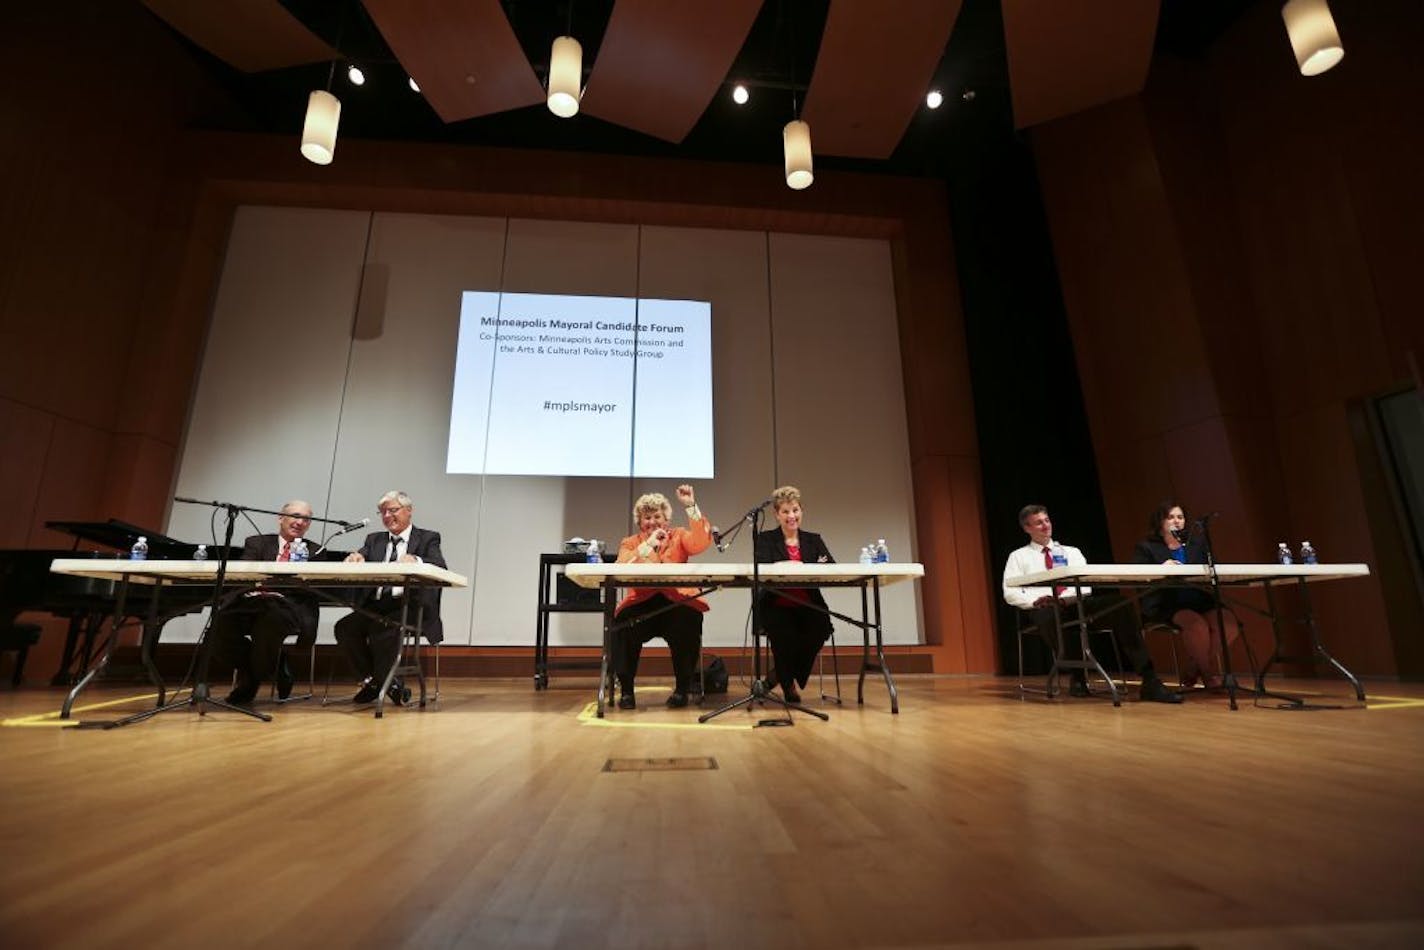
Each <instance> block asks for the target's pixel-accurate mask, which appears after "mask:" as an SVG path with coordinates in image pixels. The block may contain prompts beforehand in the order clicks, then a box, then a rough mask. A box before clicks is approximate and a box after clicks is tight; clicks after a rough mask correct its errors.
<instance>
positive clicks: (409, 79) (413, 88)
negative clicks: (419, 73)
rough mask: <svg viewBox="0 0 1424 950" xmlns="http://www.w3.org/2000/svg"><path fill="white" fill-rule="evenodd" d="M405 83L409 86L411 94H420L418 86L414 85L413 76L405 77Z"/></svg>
mask: <svg viewBox="0 0 1424 950" xmlns="http://www.w3.org/2000/svg"><path fill="white" fill-rule="evenodd" d="M405 81H406V83H408V84H409V85H410V91H411V92H420V86H418V85H416V82H415V77H414V76H407V77H406V78H405Z"/></svg>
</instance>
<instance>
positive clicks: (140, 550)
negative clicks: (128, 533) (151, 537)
mask: <svg viewBox="0 0 1424 950" xmlns="http://www.w3.org/2000/svg"><path fill="white" fill-rule="evenodd" d="M129 560H130V561H147V560H148V538H142V537H141V538H139V539H138V540H137V541H135V542H134V546H133V547H131V548H129Z"/></svg>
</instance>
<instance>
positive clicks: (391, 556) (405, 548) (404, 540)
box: [386, 525, 425, 597]
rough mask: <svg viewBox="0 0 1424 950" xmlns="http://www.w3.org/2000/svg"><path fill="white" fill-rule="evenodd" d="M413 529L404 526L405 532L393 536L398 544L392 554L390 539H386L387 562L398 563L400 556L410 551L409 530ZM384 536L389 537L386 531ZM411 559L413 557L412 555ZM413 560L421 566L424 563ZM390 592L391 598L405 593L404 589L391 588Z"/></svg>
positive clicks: (410, 526) (417, 559) (418, 559)
mask: <svg viewBox="0 0 1424 950" xmlns="http://www.w3.org/2000/svg"><path fill="white" fill-rule="evenodd" d="M413 527H414V525H406V526H405V530H404V531H402V532H401V533H400V534H398V535H396V536H395V537H396V538H397V539H398V542H399V543H397V544H396V550H395V552H394V553H392V551H391V545H392V542H391V539H390V538H389V537H387V538H386V560H387V561H399V560H400V559H401V555H402V554H406V553H408V552H409V551H410V529H411V528H413ZM386 534H387V535H389V534H390V532H389V531H387V532H386ZM412 557H414V555H412ZM415 560H416V562H417V563H421V564H423V563H425V562H424V561H422V560H421V559H420V558H418V557H417V558H415ZM390 592H391V596H392V597H399V596H401V595H402V594H404V593H405V588H404V587H392V588H390Z"/></svg>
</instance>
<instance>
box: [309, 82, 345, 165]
mask: <svg viewBox="0 0 1424 950" xmlns="http://www.w3.org/2000/svg"><path fill="white" fill-rule="evenodd" d="M340 123H341V100H340V99H338V98H336V97H335V96H333V95H332V94H331V93H329V92H326V91H325V90H322V89H313V90H312V92H311V95H310V96H308V97H307V117H306V121H305V122H303V123H302V155H303V156H305V158H306V159H307V161H309V162H314V163H315V164H317V165H330V164H331V160H332V159H333V158H334V157H336V127H337V126H338V125H339V124H340Z"/></svg>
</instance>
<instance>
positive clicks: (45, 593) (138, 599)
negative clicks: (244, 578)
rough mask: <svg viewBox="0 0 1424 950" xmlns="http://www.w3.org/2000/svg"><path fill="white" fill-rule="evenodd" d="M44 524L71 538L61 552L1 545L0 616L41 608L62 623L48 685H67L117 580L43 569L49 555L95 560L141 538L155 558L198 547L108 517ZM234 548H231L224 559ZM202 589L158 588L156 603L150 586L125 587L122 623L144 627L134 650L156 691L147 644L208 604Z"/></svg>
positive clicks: (184, 554)
mask: <svg viewBox="0 0 1424 950" xmlns="http://www.w3.org/2000/svg"><path fill="white" fill-rule="evenodd" d="M45 527H46V528H49V529H50V530H51V531H58V532H60V533H61V534H67V535H69V536H71V537H72V538H74V543H73V545H72V546H71V547H70V548H68V549H66V550H57V549H24V550H17V549H9V550H0V621H3V622H4V623H11V622H13V620H14V618H15V617H16V616H17V615H19V614H21V613H25V612H40V613H48V614H52V615H54V616H56V617H62V618H65V619H67V620H68V621H69V629H68V632H67V634H66V635H65V639H64V652H63V655H62V656H61V657H60V663H59V670H58V671H57V672H56V673H55V674H54V677H53V678H52V679H51V681H50V682H51V685H54V686H70V685H73V684H74V683H75V682H77V681H78V679H79V677H80V676H81V675H82V674H83V672H84V670H85V669H86V668H88V666H89V664H90V662H91V661H92V660H93V658H94V654H95V642H96V640H97V638H98V634H99V631H100V630H101V629H102V628H103V626H104V622H105V621H106V620H107V619H108V618H109V617H110V615H112V613H113V611H114V606H115V601H116V597H117V593H118V591H117V587H118V585H117V583H116V582H115V581H110V580H98V579H94V578H84V577H72V576H67V575H63V574H52V573H50V569H49V566H50V562H52V561H53V560H55V559H56V558H72V557H84V556H92V557H94V558H98V559H106V558H107V559H112V558H115V557H126V556H127V552H128V550H129V548H131V547H133V544H134V542H135V541H137V540H138V539H139V538H140V537H144V538H147V539H148V547H149V554H148V556H149V557H150V558H151V559H154V560H179V559H181V560H187V559H189V558H191V557H192V556H193V552H194V550H196V548H197V544H193V543H189V542H186V541H179V540H177V539H175V538H170V537H168V536H167V535H165V534H163V533H162V532H161V531H155V530H152V529H150V528H144V527H140V526H138V525H133V524H129V523H128V522H125V521H120V520H118V519H117V518H110V519H109V520H108V521H47V522H45ZM218 547H219V546H217V545H211V544H210V545H208V550H209V552H210V556H211V557H213V558H214V559H216V558H217V557H218V554H219V551H218V550H217V548H218ZM240 553H241V551H240V550H239V549H237V548H233V549H231V554H230V556H232V557H236V556H237V555H238V554H240ZM209 596H210V594H209V592H207V591H202V590H198V589H193V588H177V589H173V590H165V591H164V593H163V600H162V603H161V604H160V603H158V602H157V601H155V600H154V598H153V592H152V591H151V590H142V591H139V590H135V591H132V592H131V593H130V595H129V597H128V600H127V602H126V603H125V606H124V614H125V616H124V618H123V619H124V621H125V623H129V622H137V623H142V624H143V640H142V643H143V649H142V650H141V651H140V654H141V656H142V661H143V665H144V669H145V670H146V671H147V673H148V675H149V678H150V679H152V680H153V682H154V685H156V686H158V687H159V688H160V690H161V689H162V679H161V678H160V677H159V676H158V670H157V668H156V666H155V665H154V663H153V645H154V644H155V643H157V641H158V635H159V632H160V631H161V630H162V629H163V625H164V624H165V623H167V622H168V621H169V620H171V619H172V618H174V617H177V616H180V615H182V614H188V613H193V612H194V611H197V610H199V609H201V608H202V607H203V606H205V605H206V604H207V603H208V599H209Z"/></svg>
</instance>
